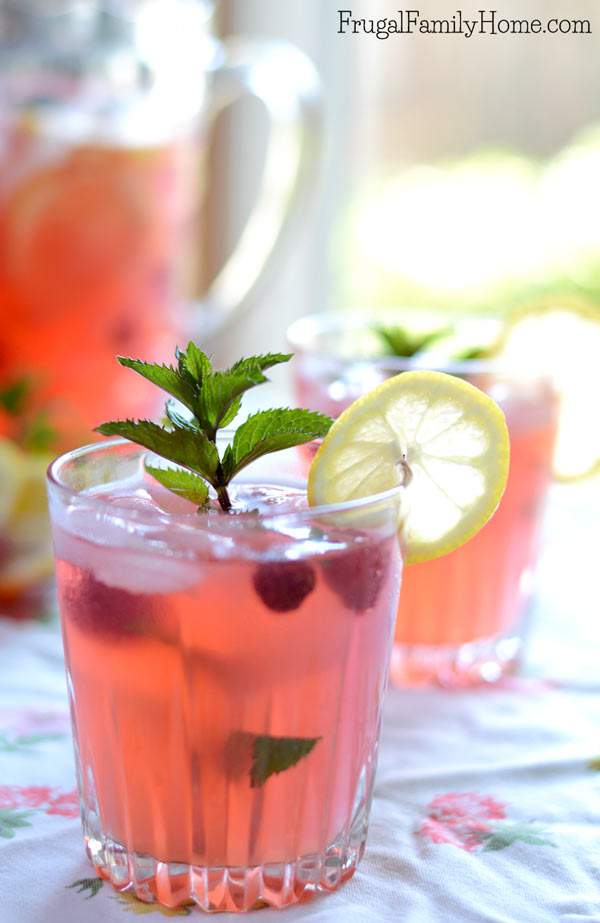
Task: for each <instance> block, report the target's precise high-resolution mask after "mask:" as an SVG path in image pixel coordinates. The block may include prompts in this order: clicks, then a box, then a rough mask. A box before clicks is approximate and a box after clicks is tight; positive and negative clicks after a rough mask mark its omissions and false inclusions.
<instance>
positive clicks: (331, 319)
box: [286, 305, 546, 378]
mask: <svg viewBox="0 0 600 923" xmlns="http://www.w3.org/2000/svg"><path fill="white" fill-rule="evenodd" d="M419 310H423V311H430V312H432V313H433V312H435V311H437V310H439V314H440V316H441V317H443V313H444V312H443V311H442V309H435V308H427V307H425V308H419V307H411V306H410V305H405V306H404V307H400V306H398V307H387V308H377V309H374V310H373V309H368V308H364V309H360V308H352V309H350V310H348V311H344V310H339V311H335V310H329V311H319V312H313V313H311V314H304V315H302V316H301V317H299V318H297V319H296V320H295V321H293V322H292V323H291V324H290V325H289V327H288V328H287V330H286V340H287V343H288V344H289V346H290V347H291V348H292V349H293V350H295V351H297V353H298V354H300V353H304V354H305V355H313V356H322V357H326V358H328V359H330V360H333V361H335V362H339V363H340V364H343V365H346V364H347V363H349V362H362V363H365V364H368V365H372V366H376V367H378V368H382V367H383V368H386V369H391V370H394V371H398V372H407V371H416V370H427V369H435V370H438V371H445V372H449V373H451V374H452V373H454V374H478V373H479V374H485V373H490V372H494V373H498V372H500V373H505V374H507V375H515V374H519V375H520V376H522V375H523V374H527V371H528V370H527V369H524V368H522V367H521V366H519V367H516V366H515V365H513V364H510V363H508V362H507V361H506V360H502V359H495V358H488V359H444V358H443V357H436V356H432V355H430V356H427V355H425V356H421V357H419V356H418V355H417V356H391V355H386V354H385V353H382V354H381V355H376V354H371V355H369V354H368V353H366V354H363V355H361V354H360V353H358V352H357V353H356V354H354V355H352V354H351V353H349V354H347V355H344V354H342V353H338V352H335V351H333V350H331V349H327V348H323V347H321V348H320V347H319V345H318V343H316V342H314V340H316V338H317V337H319V336H320V335H322V334H326V333H335V332H336V331H339V330H341V329H345V330H361V329H364V330H372V327H373V324H375V323H377V322H378V321H380V320H384V319H385V318H388V319H390V320H395V319H396V318H398V317H400V316H401V315H402V314H403V313H404V314H406V313H407V312H415V313H416V312H417V311H419ZM470 319H472V320H474V321H475V320H477V321H482V322H489V324H490V325H491V324H497V325H498V326H500V324H501V320H500V318H498V317H497V316H494V315H493V314H488V313H485V312H483V313H479V314H477V313H473V314H468V313H463V314H458V313H456V314H453V315H452V316H450V317H449V318H448V320H449V321H450V322H452V320H460V321H468V320H470ZM310 338H314V340H313V342H311V341H310ZM529 374H530V375H533V376H534V377H535V378H545V377H546V376H545V375H540V374H539V373H538V372H537V371H535V372H534V371H531V370H530V371H529Z"/></svg>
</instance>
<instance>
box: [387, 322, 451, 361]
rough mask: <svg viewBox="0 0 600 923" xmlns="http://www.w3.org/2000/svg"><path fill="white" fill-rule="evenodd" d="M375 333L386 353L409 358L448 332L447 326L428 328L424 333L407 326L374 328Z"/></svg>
mask: <svg viewBox="0 0 600 923" xmlns="http://www.w3.org/2000/svg"><path fill="white" fill-rule="evenodd" d="M374 330H375V333H376V334H377V335H378V336H379V338H380V339H381V340H382V341H383V344H384V346H385V348H386V351H387V353H388V355H391V356H402V357H404V358H407V359H410V358H412V357H413V356H416V354H417V353H420V352H422V350H424V349H425V347H427V346H430V345H431V344H432V343H435V341H436V340H439V339H440V338H441V337H443V336H446V334H448V333H449V332H450V328H449V327H441V328H439V329H437V330H428V331H427V332H426V333H422V332H421V333H417V332H415V331H414V330H409V329H408V328H407V327H400V326H396V327H383V326H377V327H375V328H374Z"/></svg>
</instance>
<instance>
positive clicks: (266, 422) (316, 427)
mask: <svg viewBox="0 0 600 923" xmlns="http://www.w3.org/2000/svg"><path fill="white" fill-rule="evenodd" d="M332 423H333V420H332V419H331V418H330V417H326V416H324V415H323V414H321V413H316V412H314V411H311V410H301V409H290V408H289V407H280V408H276V409H274V410H259V411H258V413H255V414H253V415H252V416H250V417H248V419H247V420H246V422H245V423H242V425H241V426H240V427H239V429H238V430H237V431H236V433H235V436H234V437H233V442H232V444H231V445H230V446H227V448H226V449H225V452H224V455H223V472H224V474H225V477H227V478H228V479H229V480H231V478H233V477H234V476H235V475H236V474H238V473H239V472H240V471H241V470H242V468H245V467H246V465H249V464H250V463H251V462H253V461H256V459H257V458H260V457H261V456H262V455H267V454H269V453H270V452H279V451H280V450H281V449H289V448H291V447H292V446H295V445H303V444H304V443H305V442H310V441H311V440H312V439H318V438H320V437H321V436H325V435H326V434H327V433H328V432H329V428H330V427H331V425H332Z"/></svg>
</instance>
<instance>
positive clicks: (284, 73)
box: [191, 38, 322, 338]
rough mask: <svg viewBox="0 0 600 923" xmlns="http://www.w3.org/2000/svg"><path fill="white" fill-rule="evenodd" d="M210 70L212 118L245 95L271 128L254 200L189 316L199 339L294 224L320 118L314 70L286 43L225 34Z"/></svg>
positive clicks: (270, 260) (268, 266)
mask: <svg viewBox="0 0 600 923" xmlns="http://www.w3.org/2000/svg"><path fill="white" fill-rule="evenodd" d="M211 76H212V83H211V94H210V100H211V102H210V105H211V113H210V114H211V116H212V118H213V119H214V118H216V116H217V115H218V114H219V113H220V112H222V111H223V110H224V109H226V108H227V107H228V106H230V105H231V104H232V103H233V102H235V101H236V100H237V99H239V98H241V97H242V96H246V95H250V96H254V97H256V98H257V99H259V100H260V101H261V102H262V103H263V104H264V106H265V108H266V110H267V112H268V114H269V116H270V120H271V131H270V139H269V144H268V148H267V154H266V159H265V165H264V169H263V173H262V178H261V188H260V190H259V195H258V200H257V202H256V205H255V206H254V209H253V210H252V212H251V214H250V216H249V218H248V220H247V222H246V225H245V227H244V229H243V231H242V233H241V235H240V239H239V241H238V243H237V246H236V247H235V250H234V252H233V253H232V254H231V256H230V257H229V259H228V260H227V262H226V263H225V265H224V266H223V267H222V268H221V269H220V270H219V273H218V274H217V276H216V277H215V279H214V280H213V282H212V283H211V285H210V288H209V289H208V291H207V292H206V294H205V296H204V297H203V298H202V300H201V302H200V303H199V304H198V305H197V306H196V311H195V312H194V315H195V316H194V317H193V318H191V320H192V324H193V326H194V329H195V331H197V332H199V334H200V336H201V337H203V338H209V337H211V336H213V335H215V334H217V333H218V332H219V331H220V330H221V329H222V328H223V327H224V326H225V324H227V323H228V322H229V321H230V320H231V318H232V317H233V316H234V315H235V314H236V313H238V312H239V311H242V310H243V309H244V308H245V307H246V306H247V305H248V303H249V302H250V301H252V300H254V298H255V297H256V296H257V294H258V292H259V290H260V289H261V288H262V286H263V284H264V282H265V280H266V279H267V278H268V276H269V275H270V273H271V271H272V269H273V267H274V265H275V262H276V258H277V255H278V254H279V252H280V248H281V244H282V242H283V241H284V239H287V238H288V237H289V236H290V235H291V234H293V232H294V231H295V230H297V227H298V225H299V223H300V221H299V219H300V217H301V213H302V210H303V206H305V204H306V195H307V193H308V189H309V187H310V185H311V182H312V181H313V180H314V177H315V173H316V167H317V162H318V156H319V153H320V148H321V122H322V109H321V97H320V83H319V78H318V76H317V73H316V70H315V68H314V67H313V65H312V63H311V62H310V61H309V59H308V58H307V57H306V56H305V55H304V54H303V53H302V52H301V51H299V50H298V49H297V48H295V47H294V46H293V45H291V44H289V43H288V42H285V41H279V40H277V41H271V40H247V39H235V38H233V39H229V40H227V41H225V42H223V44H222V55H219V60H218V61H217V65H216V68H215V70H214V71H213V73H212V75H211Z"/></svg>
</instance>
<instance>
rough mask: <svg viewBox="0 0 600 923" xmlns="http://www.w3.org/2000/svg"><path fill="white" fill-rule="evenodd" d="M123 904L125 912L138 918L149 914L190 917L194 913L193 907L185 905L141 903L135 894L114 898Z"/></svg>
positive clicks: (119, 895) (123, 894)
mask: <svg viewBox="0 0 600 923" xmlns="http://www.w3.org/2000/svg"><path fill="white" fill-rule="evenodd" d="M113 899H114V900H117V901H118V902H119V903H120V904H121V908H122V909H123V910H128V911H129V912H130V913H135V914H137V915H138V916H144V915H145V914H149V913H160V914H161V916H163V917H189V915H190V914H191V912H192V908H191V906H188V905H183V906H182V907H163V905H162V904H157V903H154V902H153V903H151V904H147V903H146V902H145V901H140V900H139V898H137V897H136V896H135V894H131V893H130V892H121V893H120V894H116V895H115V896H114V898H113Z"/></svg>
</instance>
